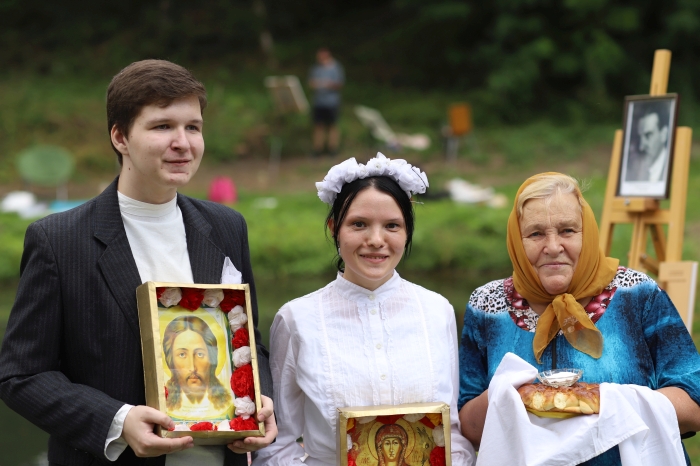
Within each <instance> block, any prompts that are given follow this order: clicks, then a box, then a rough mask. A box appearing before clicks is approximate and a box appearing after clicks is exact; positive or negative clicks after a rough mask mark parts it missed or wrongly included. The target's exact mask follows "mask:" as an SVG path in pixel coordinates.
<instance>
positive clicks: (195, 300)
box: [180, 288, 204, 311]
mask: <svg viewBox="0 0 700 466" xmlns="http://www.w3.org/2000/svg"><path fill="white" fill-rule="evenodd" d="M203 299H204V291H203V290H199V289H197V288H182V299H181V300H180V306H182V307H184V308H185V309H189V310H190V311H196V310H197V309H199V306H201V305H202V300H203Z"/></svg>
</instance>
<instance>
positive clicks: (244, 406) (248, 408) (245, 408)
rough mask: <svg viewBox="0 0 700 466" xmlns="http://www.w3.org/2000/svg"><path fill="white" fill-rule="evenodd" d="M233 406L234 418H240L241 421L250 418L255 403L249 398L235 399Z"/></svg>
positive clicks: (253, 412) (253, 411)
mask: <svg viewBox="0 0 700 466" xmlns="http://www.w3.org/2000/svg"><path fill="white" fill-rule="evenodd" d="M233 404H234V406H235V407H236V416H240V417H242V418H243V419H249V418H250V416H252V415H253V414H255V403H254V402H253V401H252V400H251V399H250V397H249V396H243V397H241V398H236V399H235V400H233Z"/></svg>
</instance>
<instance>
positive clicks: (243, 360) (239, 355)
mask: <svg viewBox="0 0 700 466" xmlns="http://www.w3.org/2000/svg"><path fill="white" fill-rule="evenodd" d="M231 359H233V365H234V366H236V367H241V366H245V365H246V364H249V363H250V346H241V347H240V348H238V349H237V350H234V351H233V353H232V354H231Z"/></svg>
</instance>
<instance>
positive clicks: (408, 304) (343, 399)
mask: <svg viewBox="0 0 700 466" xmlns="http://www.w3.org/2000/svg"><path fill="white" fill-rule="evenodd" d="M270 350H271V355H270V368H271V370H272V378H273V381H274V402H275V415H276V418H277V425H278V428H279V434H278V436H277V441H276V442H275V443H273V444H272V445H270V446H269V447H267V448H264V449H262V450H260V452H259V453H258V457H257V458H256V460H255V462H254V463H253V464H254V465H256V466H257V465H267V466H283V465H285V466H286V465H291V464H301V463H300V461H299V458H300V457H303V456H304V455H305V454H308V458H306V459H305V461H304V464H307V465H311V466H330V465H335V464H336V420H337V408H342V407H349V406H375V405H381V404H401V403H420V402H433V401H442V402H445V403H448V404H449V405H450V417H451V429H452V464H453V465H455V466H461V465H471V464H473V462H474V457H475V455H474V450H473V448H472V446H471V444H470V443H469V442H468V441H467V440H466V439H465V438H464V437H463V436H462V434H461V433H460V425H459V418H458V413H457V406H456V400H457V392H458V387H459V379H458V377H459V367H458V365H459V362H458V357H457V332H456V325H455V315H454V310H453V309H452V306H451V305H450V304H449V303H448V302H447V300H446V299H445V298H443V297H442V296H440V295H438V294H436V293H433V292H431V291H428V290H426V289H424V288H421V287H419V286H417V285H414V284H412V283H410V282H407V281H406V280H403V279H401V277H399V275H398V273H396V272H394V275H393V276H392V278H391V279H390V280H389V281H388V282H387V283H385V284H384V285H382V286H381V287H379V288H377V289H376V290H374V291H369V290H366V289H364V288H361V287H359V286H357V285H354V284H352V283H350V282H349V281H347V280H345V279H344V278H343V277H342V276H341V275H338V278H337V279H336V280H335V281H333V282H331V283H330V284H328V285H327V286H326V287H324V288H322V289H320V290H318V291H316V292H314V293H311V294H309V295H307V296H304V297H302V298H299V299H296V300H294V301H291V302H289V303H287V304H285V305H284V306H283V307H282V309H280V311H279V312H278V313H277V316H276V317H275V320H274V322H273V324H272V329H271V333H270ZM301 436H303V439H304V447H303V448H302V447H301V446H300V445H299V444H298V443H296V440H297V438H299V437H301Z"/></svg>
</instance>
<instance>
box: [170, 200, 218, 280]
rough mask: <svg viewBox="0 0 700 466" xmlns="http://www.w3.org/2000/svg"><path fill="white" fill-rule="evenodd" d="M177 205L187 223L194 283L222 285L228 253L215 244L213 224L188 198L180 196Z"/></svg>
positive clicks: (188, 246) (186, 232)
mask: <svg viewBox="0 0 700 466" xmlns="http://www.w3.org/2000/svg"><path fill="white" fill-rule="evenodd" d="M177 204H178V206H180V211H181V212H182V219H183V222H184V223H185V234H186V235H187V252H188V254H189V256H190V266H191V267H192V277H193V278H194V282H195V283H221V272H222V270H223V268H224V259H225V258H226V253H224V252H223V251H222V250H221V248H220V247H219V246H217V245H216V244H215V243H214V241H213V238H212V226H211V224H210V223H209V222H208V221H207V219H206V218H204V216H203V215H202V213H201V212H200V211H199V210H197V208H196V207H195V205H194V204H193V203H192V201H191V200H190V199H189V198H187V197H186V196H183V195H181V194H178V195H177Z"/></svg>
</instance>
